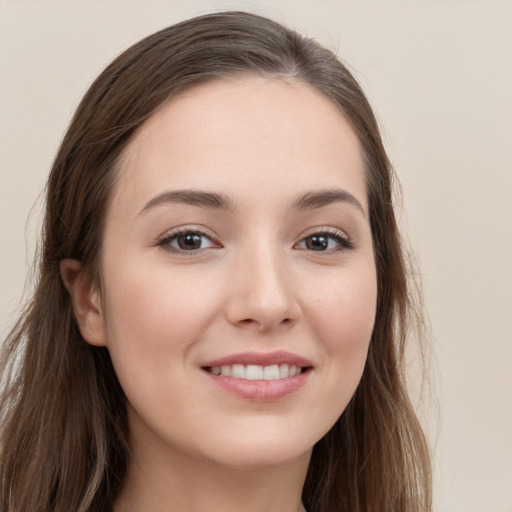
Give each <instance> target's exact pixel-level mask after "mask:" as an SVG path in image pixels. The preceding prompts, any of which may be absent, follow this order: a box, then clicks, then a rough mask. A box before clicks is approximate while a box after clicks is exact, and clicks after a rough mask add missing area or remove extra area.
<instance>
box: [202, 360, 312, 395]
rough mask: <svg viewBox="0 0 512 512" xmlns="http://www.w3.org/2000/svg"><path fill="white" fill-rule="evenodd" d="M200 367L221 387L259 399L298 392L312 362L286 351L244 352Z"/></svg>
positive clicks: (306, 379) (309, 371)
mask: <svg viewBox="0 0 512 512" xmlns="http://www.w3.org/2000/svg"><path fill="white" fill-rule="evenodd" d="M201 369H202V370H203V371H204V372H205V373H206V374H207V375H208V377H210V379H211V381H213V383H215V384H216V385H217V386H219V387H220V388H221V389H224V390H225V391H228V392H229V393H231V394H235V395H237V396H238V397H240V398H243V399H249V400H255V401H259V402H261V401H275V400H279V399H281V398H283V397H285V396H287V395H289V394H291V393H294V392H295V391H298V390H299V389H300V388H301V387H302V386H304V385H305V384H306V382H307V381H308V377H309V374H310V373H311V372H312V370H313V365H312V363H311V362H310V361H308V360H307V359H304V358H303V357H300V356H297V355H296V354H292V353H289V352H273V353H269V354H263V353H258V352H245V353H240V354H234V355H231V356H227V357H224V358H221V359H216V360H214V361H209V362H207V363H206V364H204V365H202V366H201Z"/></svg>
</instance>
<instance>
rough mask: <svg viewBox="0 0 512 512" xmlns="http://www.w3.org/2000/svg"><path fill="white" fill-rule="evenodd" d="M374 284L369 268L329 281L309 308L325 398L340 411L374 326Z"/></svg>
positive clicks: (351, 390) (358, 372)
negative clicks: (321, 356)
mask: <svg viewBox="0 0 512 512" xmlns="http://www.w3.org/2000/svg"><path fill="white" fill-rule="evenodd" d="M376 301H377V283H376V276H375V271H374V268H373V266H367V267H365V268H364V269H361V271H358V272H343V276H342V278H341V277H340V279H332V280H331V281H329V283H326V285H325V286H324V288H323V292H322V294H321V295H319V296H317V297H316V299H315V302H314V306H312V318H313V321H312V327H313V329H314V332H315V335H316V337H317V338H318V339H320V341H321V345H322V346H323V349H324V358H325V364H326V365H327V367H328V368H329V370H328V371H327V372H326V373H325V379H326V381H325V383H324V385H325V389H326V390H329V391H330V393H328V395H329V396H328V397H327V399H328V400H329V401H331V403H335V404H337V405H336V407H337V409H338V410H339V411H340V414H341V412H342V410H343V409H344V408H345V406H346V405H347V403H348V401H349V400H350V398H351V396H352V394H353V393H354V391H355V389H356V388H357V385H358V384H359V380H360V378H361V375H362V372H363V369H364V365H365V363H366V357H367V353H368V346H369V342H370V339H371V335H372V332H373V327H374V323H375V312H376Z"/></svg>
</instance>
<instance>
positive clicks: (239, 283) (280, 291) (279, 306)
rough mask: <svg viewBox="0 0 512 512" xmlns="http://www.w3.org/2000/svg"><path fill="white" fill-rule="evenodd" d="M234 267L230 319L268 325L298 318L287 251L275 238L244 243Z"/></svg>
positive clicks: (236, 321) (263, 325)
mask: <svg viewBox="0 0 512 512" xmlns="http://www.w3.org/2000/svg"><path fill="white" fill-rule="evenodd" d="M236 267H237V272H236V275H233V279H234V280H235V281H234V282H235V286H234V289H233V296H232V298H231V310H230V317H231V321H232V322H234V323H240V322H243V323H244V324H258V325H259V328H260V329H269V328H272V327H275V326H277V325H280V324H282V323H289V322H290V321H292V320H294V319H296V318H297V316H298V314H299V307H298V303H297V301H296V297H295V294H294V290H293V282H292V279H291V269H290V267H289V264H288V262H287V256H286V254H285V253H284V252H283V250H282V249H281V248H280V247H279V245H278V244H277V243H276V242H273V241H272V240H268V241H267V242H265V243H260V244H258V247H254V246H251V247H247V248H246V249H245V250H243V251H241V252H240V254H239V256H238V261H237V265H236Z"/></svg>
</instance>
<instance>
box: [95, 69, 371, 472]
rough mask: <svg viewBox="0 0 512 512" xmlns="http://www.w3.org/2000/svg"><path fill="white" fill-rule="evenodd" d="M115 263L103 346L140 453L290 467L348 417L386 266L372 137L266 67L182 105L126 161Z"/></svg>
mask: <svg viewBox="0 0 512 512" xmlns="http://www.w3.org/2000/svg"><path fill="white" fill-rule="evenodd" d="M102 257H103V259H102V267H101V273H102V279H103V286H104V295H103V300H102V308H103V311H102V317H103V321H104V323H105V328H106V331H105V336H104V337H103V338H101V337H100V339H96V340H95V342H96V343H97V344H105V345H106V346H107V347H108V350H109V351H110V354H111V357H112V361H113V364H114V367H115V370H116V373H117V375H118V377H119V381H120V383H121V385H122V387H123V389H124V391H125V393H126V396H127V399H128V416H129V423H130V430H131V442H132V443H133V444H134V445H135V446H137V445H140V446H144V447H145V449H148V450H153V451H154V452H155V453H167V454H173V453H174V454H176V455H177V454H179V456H181V457H192V458H194V459H196V460H197V459H199V460H209V461H214V462H215V463H218V464H223V465H230V466H239V467H242V466H251V467H252V466H254V465H280V464H281V465H282V464H286V463H290V462H291V461H294V460H296V459H297V458H299V457H301V456H304V455H305V454H309V453H310V450H311V448H312V446H313V444H314V443H315V442H316V441H318V440H319V439H320V438H321V437H322V436H323V435H324V434H325V433H326V432H327V431H328V430H329V429H330V428H331V426H332V425H333V424H334V422H335V421H336V420H337V418H338V417H339V416H340V415H341V413H342V412H343V410H344V408H345V407H346V405H347V403H348V402H349V400H350V398H351V397H352V395H353V393H354V391H355V389H356V387H357V385H358V382H359V380H360V377H361V374H362V371H363V367H364V364H365V359H366V354H367V349H368V343H369V340H370V336H371V333H372V328H373V324H374V316H375V303H376V293H377V292H376V273H375V264H374V256H373V248H372V238H371V233H370V226H369V221H368V204H367V197H366V186H365V179H364V169H363V161H362V158H361V155H360V148H359V144H358V140H357V138H356V136H355V134H354V132H353V131H352V129H351V128H350V126H349V124H348V123H347V122H346V121H345V119H344V118H343V116H342V115H341V114H340V112H339V111H338V110H337V108H336V107H335V106H334V104H332V103H331V102H330V100H328V99H326V98H325V97H324V96H322V95H321V94H320V93H319V92H317V91H315V90H314V89H312V88H311V87H309V86H307V85H304V84H301V83H298V82H291V83H286V82H284V81H278V80H273V81H270V80H265V79H263V78H256V77H254V78H251V77H248V78H243V79H237V80H232V81H228V80H219V81H214V82H210V83H207V84H203V85H200V86H197V87H195V88H192V89H190V90H188V91H186V92H184V93H182V94H180V95H179V96H178V97H176V98H174V99H172V100H171V101H170V102H169V103H168V104H166V105H165V106H164V107H163V108H162V109H161V110H160V111H159V112H158V113H156V114H155V115H153V117H152V118H150V119H149V120H148V121H147V122H146V123H145V124H144V125H143V126H142V128H141V129H140V130H139V131H138V133H137V134H136V135H135V137H134V139H133V140H132V141H131V143H130V145H129V147H128V149H127V151H126V153H125V155H124V159H123V162H122V165H121V169H120V172H119V174H118V177H117V183H116V185H115V189H114V192H113V196H112V200H111V204H110V209H109V212H108V215H107V220H106V228H105V234H104V246H103V253H102Z"/></svg>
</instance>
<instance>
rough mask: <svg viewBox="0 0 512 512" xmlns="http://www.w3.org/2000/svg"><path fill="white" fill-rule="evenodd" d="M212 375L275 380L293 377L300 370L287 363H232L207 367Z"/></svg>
mask: <svg viewBox="0 0 512 512" xmlns="http://www.w3.org/2000/svg"><path fill="white" fill-rule="evenodd" d="M208 371H209V372H210V373H213V374H214V375H222V376H223V377H233V378H235V379H246V380H277V379H286V378H288V377H294V376H295V375H298V374H299V373H301V372H302V368H301V367H300V366H293V365H292V366H290V365H288V364H273V365H271V366H260V365H257V364H248V365H247V366H245V365H243V364H233V365H226V366H212V367H211V368H209V369H208Z"/></svg>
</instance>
